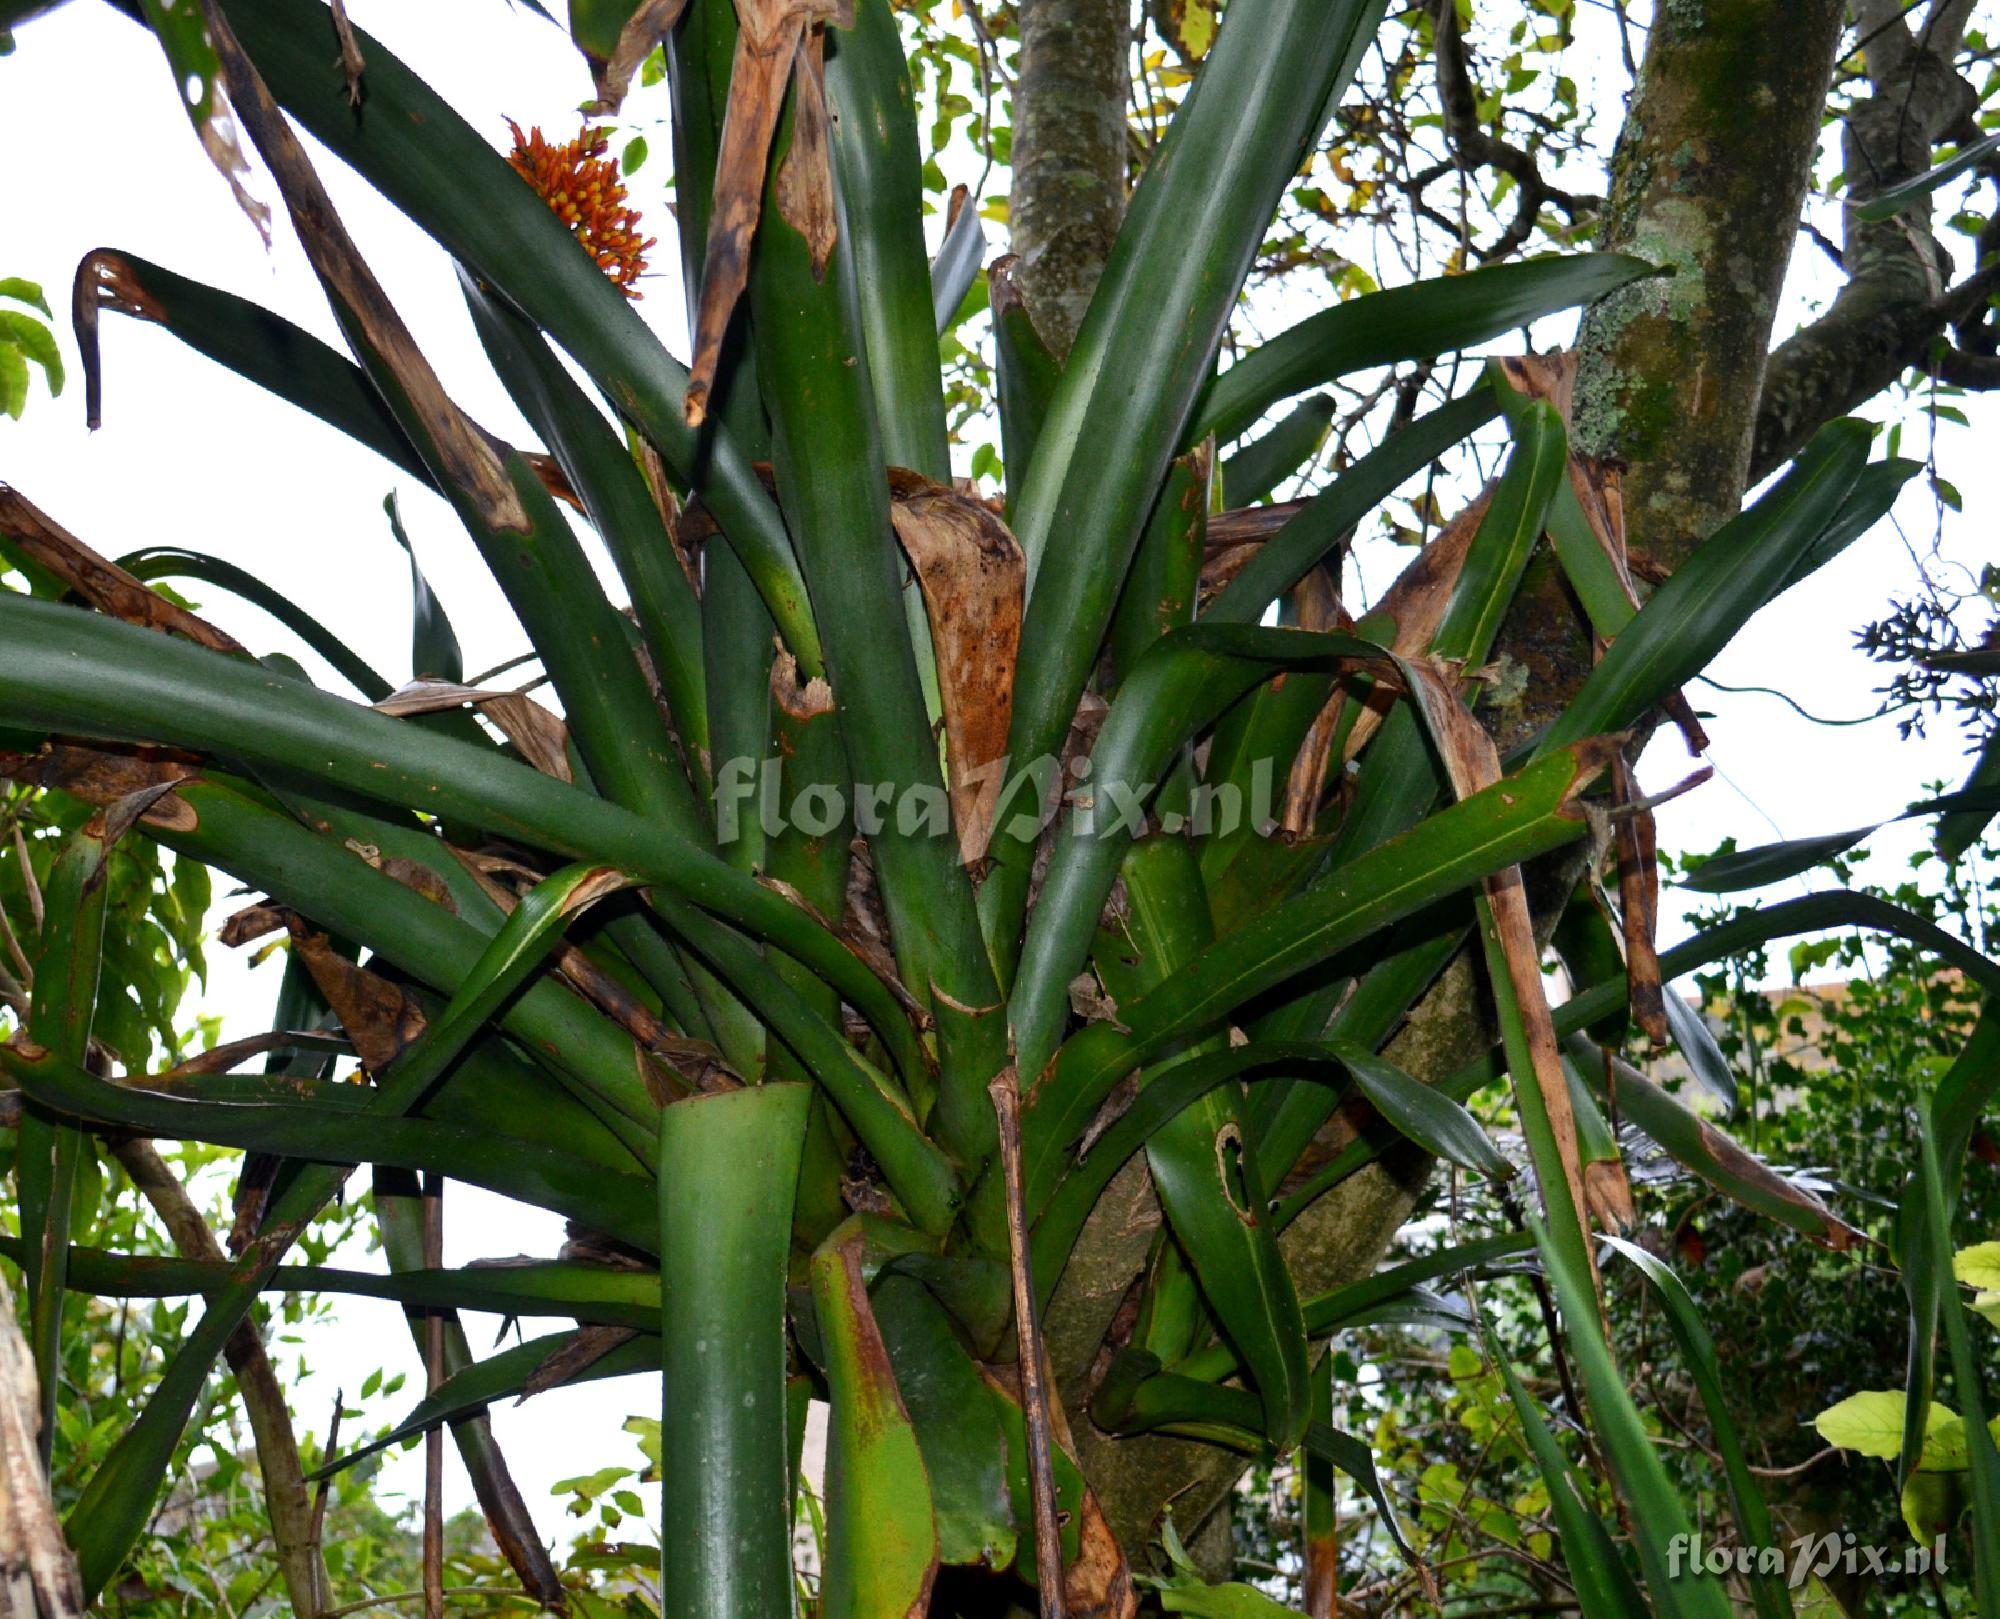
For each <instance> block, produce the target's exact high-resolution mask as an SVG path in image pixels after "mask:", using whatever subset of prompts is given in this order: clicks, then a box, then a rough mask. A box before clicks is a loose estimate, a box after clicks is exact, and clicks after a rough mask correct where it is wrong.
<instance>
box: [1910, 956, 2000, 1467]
mask: <svg viewBox="0 0 2000 1619" xmlns="http://www.w3.org/2000/svg"><path fill="white" fill-rule="evenodd" d="M1996 1090H2000V1011H1996V1006H1995V1002H1994V1001H1993V999H1992V998H1991V997H1990V996H1989V997H1988V999H1987V1002H1986V1005H1985V1007H1984V1008H1983V1009H1982V1010H1981V1012H1980V1014H1979V1021H1978V1022H1977V1023H1976V1024H1974V1025H1973V1029H1972V1033H1971V1034H1970V1035H1968V1036H1967V1037H1966V1041H1965V1044H1964V1045H1963V1046H1961V1047H1960V1048H1959V1053H1958V1055H1957V1057H1955V1058H1954V1059H1953V1060H1952V1064H1951V1067H1950V1068H1948V1069H1946V1070H1945V1074H1944V1077H1943V1078H1942V1079H1940V1080H1939V1081H1938V1085H1937V1089H1936V1091H1935V1092H1933V1093H1932V1097H1931V1103H1930V1108H1929V1120H1930V1129H1931V1131H1932V1133H1933V1135H1934V1136H1935V1138H1936V1152H1937V1161H1938V1182H1939V1185H1940V1186H1941V1187H1942V1188H1943V1196H1944V1209H1945V1218H1946V1220H1947V1221H1949V1220H1950V1218H1951V1216H1952V1215H1953V1213H1954V1212H1955V1211H1956V1210H1957V1207H1958V1194H1959V1183H1960V1178H1961V1176H1962V1175H1963V1174H1964V1169H1965V1153H1966V1148H1967V1147H1968V1146H1969V1145H1970V1143H1971V1140H1972V1133H1973V1130H1974V1129H1975V1127H1976V1126H1977V1125H1978V1122H1979V1119H1980V1116H1981V1115H1982V1114H1983V1113H1984V1112H1985V1111H1986V1107H1987V1104H1988V1103H1989V1102H1991V1100H1992V1099H1993V1095H1994V1092H1995V1091H1996ZM1896 1213H1897V1218H1896V1238H1897V1243H1896V1250H1897V1258H1898V1261H1899V1263H1900V1265H1901V1268H1902V1274H1903V1291H1904V1293H1905V1294H1907V1295H1908V1297H1909V1300H1910V1347H1909V1370H1908V1376H1907V1379H1906V1381H1905V1385H1904V1387H1905V1405H1906V1413H1905V1418H1904V1434H1905V1440H1904V1445H1903V1454H1902V1457H1901V1460H1900V1463H1899V1475H1900V1476H1901V1477H1902V1478H1903V1480H1904V1481H1905V1482H1907V1481H1908V1479H1909V1477H1910V1475H1911V1473H1913V1472H1914V1471H1915V1470H1916V1468H1917V1464H1918V1461H1919V1460H1920V1458H1921V1455H1922V1450H1923V1435H1924V1434H1925V1433H1926V1432H1927V1431H1928V1429H1929V1413H1930V1403H1931V1389H1932V1384H1933V1381H1934V1379H1935V1378H1936V1375H1937V1372H1936V1362H1937V1331H1938V1312H1939V1310H1940V1308H1941V1303H1942V1294H1943V1290H1944V1289H1945V1288H1948V1287H1951V1286H1953V1285H1954V1283H1953V1281H1952V1279H1951V1260H1950V1249H1949V1248H1948V1247H1947V1248H1945V1249H1942V1250H1935V1251H1934V1250H1933V1248H1932V1239H1931V1230H1930V1222H1929V1220H1928V1218H1927V1217H1926V1216H1927V1213H1928V1211H1927V1210H1926V1209H1925V1208H1924V1199H1923V1185H1922V1182H1921V1180H1920V1179H1919V1178H1918V1177H1912V1178H1911V1180H1910V1182H1909V1183H1908V1184H1907V1185H1906V1186H1905V1188H1904V1192H1903V1200H1902V1203H1901V1205H1900V1207H1899V1208H1898V1209H1897V1211H1896Z"/></svg>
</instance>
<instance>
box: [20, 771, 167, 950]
mask: <svg viewBox="0 0 2000 1619" xmlns="http://www.w3.org/2000/svg"><path fill="white" fill-rule="evenodd" d="M196 766H197V761H196V760H195V759H194V758H193V756H192V755H189V754H184V753H175V752H172V751H171V750H169V749H165V748H144V747H141V748H133V749H130V750H124V751H116V752H114V751H111V750H108V749H101V748H80V747H76V746H73V745H71V744H68V743H61V742H58V743H53V744H51V745H50V746H48V747H46V748H44V749H43V750H42V751H41V752H40V753H33V754H26V753H21V754H4V755H0V776H5V777H8V778H10V779H12V780H15V781H26V782H33V783H34V784H35V785H36V786H38V787H56V788H60V789H61V790H62V791H63V792H66V793H68V794H69V795H70V796H71V797H72V798H80V799H82V800H83V801H84V802H85V803H86V804H95V805H97V806H98V807H99V808H105V807H107V806H109V805H112V804H116V803H118V802H120V801H121V800H123V799H127V798H130V797H131V796H132V795H133V794H134V793H141V792H145V791H147V790H149V789H151V788H155V787H171V786H176V785H179V784H181V783H183V782H187V781H190V780H192V779H193V778H194V775H195V770H196ZM139 819H140V821H142V822H143V823H144V824H145V825H147V826H157V827H160V828H162V829H163V830H165V831H169V832H192V831H194V830H195V829H196V827H198V826H199V825H200V824H201V822H200V818H199V817H198V816H197V815H196V814H195V812H194V808H193V806H192V805H190V804H189V803H188V801H187V800H186V799H184V798H182V797H181V796H180V795H179V794H177V793H173V792H165V793H163V794H162V796H160V797H158V798H155V799H153V800H152V801H151V803H150V804H148V805H147V807H146V809H145V813H144V814H142V815H141V816H140V817H139ZM39 925H40V923H39V920H38V921H37V926H39Z"/></svg>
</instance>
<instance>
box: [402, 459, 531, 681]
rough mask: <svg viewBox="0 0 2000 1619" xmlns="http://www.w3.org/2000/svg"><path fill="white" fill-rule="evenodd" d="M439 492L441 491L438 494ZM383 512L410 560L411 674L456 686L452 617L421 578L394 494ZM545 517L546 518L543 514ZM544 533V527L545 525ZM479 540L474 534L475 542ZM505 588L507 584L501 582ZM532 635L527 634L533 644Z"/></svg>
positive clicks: (458, 669)
mask: <svg viewBox="0 0 2000 1619" xmlns="http://www.w3.org/2000/svg"><path fill="white" fill-rule="evenodd" d="M440 492H441V491H440ZM382 512H383V515H384V516H386V517H387V518H388V519H389V532H390V534H391V535H392V536H394V538H395V541H396V543H397V544H398V545H399V546H401V547H402V548H403V554H404V555H405V556H406V557H408V558H409V559H410V674H411V675H412V676H413V677H414V678H416V679H418V680H443V681H447V682H449V683H450V684H452V685H457V684H458V683H459V682H460V681H462V680H464V678H465V655H464V654H463V653H462V652H461V651H460V650H459V645H458V632H457V631H456V630H454V629H453V628H452V627H451V616H450V615H449V614H448V613H446V612H445V610H444V603H443V602H441V601H439V600H438V596H437V592H436V591H434V590H433V589H431V582H430V580H429V579H428V578H426V577H425V576H424V570H423V568H422V566H421V565H420V564H419V563H418V562H417V548H416V547H415V546H414V545H412V544H411V543H410V536H409V534H408V533H407V532H406V531H405V530H404V528H403V514H402V510H401V508H400V507H399V506H398V505H397V503H396V495H395V491H394V490H391V491H390V492H389V493H388V494H386V495H384V496H383V497H382ZM543 515H544V516H546V515H547V514H543ZM544 532H546V524H544ZM477 538H478V536H477V535H476V534H475V535H474V539H475V541H476V540H477ZM501 585H502V588H503V589H504V588H505V585H506V581H505V580H502V581H501ZM533 637H534V631H533V630H532V629H531V630H530V631H529V638H530V639H531V640H532V639H533Z"/></svg>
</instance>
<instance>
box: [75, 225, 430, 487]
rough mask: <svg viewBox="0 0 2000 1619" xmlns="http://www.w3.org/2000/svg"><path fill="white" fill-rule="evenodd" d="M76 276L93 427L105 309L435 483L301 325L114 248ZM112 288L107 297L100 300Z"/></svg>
mask: <svg viewBox="0 0 2000 1619" xmlns="http://www.w3.org/2000/svg"><path fill="white" fill-rule="evenodd" d="M77 275H78V277H79V278H80V279H82V280H83V282H84V292H85V296H84V297H83V299H82V301H81V302H80V303H79V305H78V318H77V328H76V341H77V347H78V349H79V350H80V351H81V352H82V355H83V374H84V388H85V394H86V401H87V409H88V415H89V419H90V421H91V423H92V425H93V426H94V425H96V423H97V422H98V421H99V420H100V419H101V417H102V389H103V371H102V362H101V360H100V358H99V320H100V316H101V312H102V311H103V310H106V309H109V310H113V311H115V312H116V313H118V314H121V315H135V316H137V317H139V318H140V319H143V320H149V321H152V322H154V323H155V324H157V325H160V326H163V327H165V328H166V330H167V331H169V332H171V333H172V334H173V335H174V336H175V337H177V338H179V339H180V340H181V341H182V342H183V343H185V344H187V346H188V347H189V348H191V349H193V350H194V351H195V352H196V353H198V354H205V355H207V356H208V357H209V358H210V359H211V360H214V361H215V362H216V363H217V364H218V365H221V366H223V367H225V368H227V369H228V370H231V371H234V372H235V373H236V374H237V375H238V376H239V377H242V378H243V379H244V380H245V381H247V382H254V383H256V384H257V385H258V386H259V387H261V388H267V389H269V390H270V391H271V392H272V393H274V394H276V395H277V396H278V397H279V398H280V399H283V400H284V401H286V402H287V403H288V404H293V405H296V406H298V407H299V409H301V410H303V411H307V412H309V413H310V414H311V415H314V416H317V417H318V418H319V419H320V420H321V421H323V422H325V423H326V424H327V426H329V427H331V428H333V429H335V430H336V431H337V432H340V433H344V434H346V435H347V437H349V438H351V439H353V440H354V441H355V442H356V443H357V444H360V445H363V446H364V447H366V448H368V449H371V450H373V451H374V452H375V453H376V454H377V455H379V456H381V457H382V458H383V459H384V460H385V461H387V462H389V464H390V465H391V466H393V467H395V468H396V469H397V470H398V471H399V472H402V473H404V474H406V475H407V476H409V477H412V478H415V479H417V480H418V481H419V482H421V483H423V484H424V485H425V486H427V487H431V488H435V487H436V484H435V480H433V478H432V477H431V473H430V469H429V468H428V467H426V466H425V465H424V462H423V457H422V456H420V455H418V454H417V450H416V446H415V445H413V444H412V443H411V442H410V440H409V438H408V436H407V435H406V434H405V433H404V432H403V429H402V428H401V427H400V426H399V425H398V424H397V421H396V418H395V416H394V415H393V414H392V413H391V411H390V409H389V407H388V406H387V405H386V404H384V403H383V401H382V396H381V395H380V394H379V393H377V392H376V390H375V385H374V384H373V383H371V382H370V381H369V380H368V373H367V372H365V371H363V370H362V369H361V367H360V366H358V365H356V364H355V363H354V362H353V361H352V360H350V359H349V358H348V357H347V356H346V355H345V354H342V353H341V352H340V351H339V350H337V349H335V348H333V347H332V346H331V345H329V344H326V343H323V342H321V341H320V340H319V339H318V338H317V337H315V336H313V334H312V333H311V332H308V331H307V330H306V329H305V328H304V327H302V326H295V325H293V324H292V322H290V321H288V320H286V319H285V318H284V317H283V316H281V315H276V314H273V313H272V312H271V311H270V310H268V309H266V308H264V307H263V305H261V304H257V303H253V302H251V301H250V300H249V299H248V298H239V297H238V296H237V295H236V294H235V293H233V292H224V291H223V290H222V289H221V288H220V287H211V286H208V285H206V284H205V283H203V282H200V281H191V280H189V279H188V278H187V277H186V276H183V275H176V274H175V273H174V272H173V271H171V270H169V269H166V268H164V267H163V266H161V265H157V264H153V263H150V262H148V261H147V260H145V259H142V258H140V257H138V255H136V254H133V253H126V252H124V251H122V250H117V249H112V248H102V249H100V250H98V251H97V252H95V253H92V254H90V255H89V256H88V257H86V258H85V259H84V261H83V263H82V264H81V265H79V266H78V268H77ZM112 291H115V292H116V293H117V296H116V297H112V296H109V295H108V294H109V293H110V292H112Z"/></svg>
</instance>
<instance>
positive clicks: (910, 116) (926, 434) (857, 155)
mask: <svg viewBox="0 0 2000 1619" xmlns="http://www.w3.org/2000/svg"><path fill="white" fill-rule="evenodd" d="M826 95H827V101H828V103H829V105H830V107H831V109H832V111H833V115H834V122H833V135H832V142H831V144H832V149H833V162H834V170H835V174H836V176H837V178H838V182H839V187H840V203H841V218H842V221H843V225H842V230H841V234H842V235H843V236H844V237H845V238H846V239H847V243H848V247H849V251H850V252H851V254H852V257H853V265H854V272H853V273H854V298H855V304H856V314H857V316H858V320H859V328H860V338H861V347H862V348H863V350H865V352H866V353H867V356H868V380H869V383H870V397H871V398H872V399H873V400H874V403H875V421H876V430H877V432H878V433H879V434H880V435H881V446H882V456H883V460H884V461H886V462H887V464H888V465H890V466H892V467H908V468H909V469H910V470H911V471H912V472H920V473H922V474H923V475H924V476H925V477H926V478H930V479H932V480H933V481H935V482H939V483H943V482H948V481H949V480H950V478H951V455H950V446H949V443H948V440H947V437H946V429H945V408H944V391H943V385H942V383H941V381H940V377H939V369H938V332H939V331H940V330H941V324H942V322H943V321H944V320H946V319H948V318H949V317H950V316H951V315H952V314H955V313H956V312H957V310H958V306H959V304H960V302H962V301H963V299H964V297H965V291H966V288H967V287H969V286H970V285H971V284H972V273H971V272H976V271H977V270H978V268H979V248H978V241H979V236H978V232H977V229H976V226H977V223H978V210H977V208H976V206H975V205H974V204H973V203H972V202H971V201H968V202H967V204H966V208H965V212H966V213H967V214H970V215H972V217H973V223H974V226H975V229H974V231H973V233H972V238H971V244H970V247H969V250H968V248H967V246H966V244H965V243H964V242H963V241H961V242H960V243H959V244H957V247H956V249H954V244H953V243H951V242H949V241H947V243H946V252H947V254H952V253H953V252H954V251H956V255H957V256H956V258H955V259H954V268H953V269H952V270H951V271H950V272H949V274H948V275H947V277H946V282H947V284H946V285H945V286H944V287H943V288H942V290H938V291H935V292H934V287H935V286H936V277H935V275H934V273H933V271H932V269H931V266H930V265H929V263H928V262H927V260H926V254H925V249H924V175H923V161H922V152H923V145H922V142H921V140H920V138H919V135H918V131H917V107H916V92H915V90H914V88H913V87H912V85H911V83H910V72H909V66H908V64H907V63H906V62H905V61H904V59H903V40H902V35H901V34H900V33H899V32H898V30H897V26H896V18H895V14H894V12H893V11H892V10H891V9H890V6H889V0H857V3H856V5H855V7H854V26H853V27H852V28H840V29H833V30H830V31H829V32H828V34H827V36H826ZM968 262H969V264H970V267H971V272H967V271H966V270H965V268H964V266H965V265H966V264H967V263H968ZM961 275H962V276H963V282H962V284H961V283H960V281H959V277H960V276H961ZM953 286H956V288H957V291H956V296H952V297H951V307H950V308H949V309H944V308H942V307H941V306H942V304H943V301H944V298H945V297H946V296H948V295H950V291H951V287H953Z"/></svg>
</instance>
